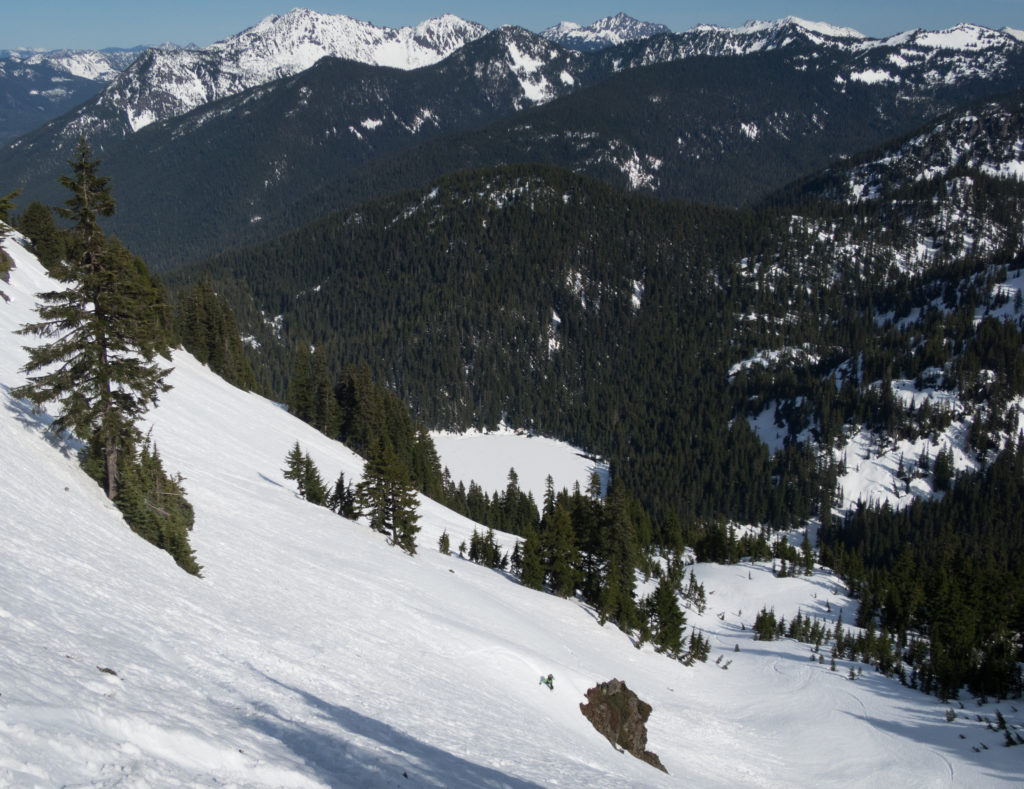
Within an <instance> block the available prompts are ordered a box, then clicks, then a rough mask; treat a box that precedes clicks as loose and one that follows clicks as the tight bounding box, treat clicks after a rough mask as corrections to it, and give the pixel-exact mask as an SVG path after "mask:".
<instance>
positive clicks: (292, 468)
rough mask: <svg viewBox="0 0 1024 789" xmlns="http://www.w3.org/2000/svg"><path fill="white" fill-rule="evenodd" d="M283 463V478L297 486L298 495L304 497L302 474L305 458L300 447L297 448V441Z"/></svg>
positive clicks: (303, 478)
mask: <svg viewBox="0 0 1024 789" xmlns="http://www.w3.org/2000/svg"><path fill="white" fill-rule="evenodd" d="M284 463H285V467H284V478H285V479H290V480H291V481H292V482H295V483H296V484H297V485H298V486H299V495H300V496H305V490H304V489H303V484H304V482H305V477H304V474H303V472H304V471H305V463H306V458H305V456H304V455H303V454H302V447H301V446H299V442H298V441H296V442H295V446H293V447H292V448H291V450H289V452H288V455H287V456H286V457H285V460H284Z"/></svg>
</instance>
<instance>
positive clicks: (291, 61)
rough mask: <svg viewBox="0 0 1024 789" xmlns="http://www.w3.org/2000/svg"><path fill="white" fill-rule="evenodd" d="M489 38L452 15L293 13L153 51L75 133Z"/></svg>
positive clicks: (418, 58)
mask: <svg viewBox="0 0 1024 789" xmlns="http://www.w3.org/2000/svg"><path fill="white" fill-rule="evenodd" d="M486 32H487V30H486V28H484V27H483V26H481V25H478V24H476V23H474V22H467V21H465V20H463V19H460V18H459V17H457V16H454V15H451V14H446V15H444V16H440V17H437V18H435V19H429V20H427V21H425V22H423V23H421V24H419V25H417V26H416V27H403V28H399V29H392V28H386V27H375V26H374V25H372V24H370V23H369V22H361V21H359V20H356V19H353V18H352V17H349V16H345V15H343V14H322V13H319V12H317V11H310V10H307V9H298V8H297V9H294V10H293V11H289V12H288V13H287V14H284V15H280V16H278V15H272V16H268V17H266V18H264V19H262V20H261V21H260V22H258V23H257V24H255V25H253V26H252V27H250V28H248V29H247V30H244V31H242V32H241V33H239V34H237V35H235V36H231V37H229V38H226V39H224V40H223V41H218V42H217V43H215V44H212V45H210V46H209V47H206V48H204V49H173V50H151V51H150V52H149V53H148V54H147V55H146V56H145V57H143V58H140V59H139V60H138V61H137V62H136V63H135V64H133V66H132V67H131V68H130V69H128V70H127V71H125V72H124V73H123V74H121V76H120V77H119V78H118V79H117V80H116V81H115V82H114V83H112V84H111V85H110V87H109V88H108V89H107V90H106V91H105V92H104V94H103V95H102V96H101V97H100V99H99V100H98V105H97V106H95V107H92V108H87V109H86V110H85V111H84V112H83V114H82V116H81V121H80V122H77V123H75V124H73V125H74V128H73V129H72V130H71V131H70V134H71V135H73V136H74V137H77V136H78V135H79V134H81V133H82V131H83V130H84V129H85V128H97V127H101V126H105V127H107V128H108V129H113V130H120V131H121V133H125V134H127V133H130V132H134V131H138V130H139V129H141V128H143V127H145V126H147V125H149V124H151V123H154V122H156V121H161V120H166V119H168V118H173V117H177V116H179V115H183V114H185V113H186V112H188V111H189V110H192V109H195V108H196V107H199V106H202V105H204V104H207V103H209V102H211V101H217V100H218V99H223V98H226V97H228V96H233V95H235V94H238V93H241V92H242V91H243V90H247V89H248V88H252V87H256V86H258V85H263V84H265V83H267V82H270V81H272V80H275V79H279V78H281V77H288V76H291V75H293V74H297V73H299V72H300V71H305V70H306V69H308V68H310V67H311V66H312V65H313V64H314V63H316V62H317V61H318V60H320V59H321V58H323V57H337V58H344V59H347V60H354V61H357V62H360V63H366V64H370V65H375V66H389V67H391V68H399V69H415V68H420V67H422V66H426V65H430V64H432V63H436V62H438V61H439V60H442V59H444V58H445V57H447V56H448V55H450V54H451V53H452V52H454V51H455V50H457V49H459V48H460V47H462V46H463V45H464V44H466V43H467V42H469V41H473V40H475V39H477V38H479V37H481V36H482V35H484V34H485V33H486Z"/></svg>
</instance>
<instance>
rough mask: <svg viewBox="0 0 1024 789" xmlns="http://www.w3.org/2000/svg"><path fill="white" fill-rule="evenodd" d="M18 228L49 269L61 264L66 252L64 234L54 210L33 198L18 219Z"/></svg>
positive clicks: (41, 261) (40, 260)
mask: <svg viewBox="0 0 1024 789" xmlns="http://www.w3.org/2000/svg"><path fill="white" fill-rule="evenodd" d="M18 229H19V230H20V231H21V232H22V233H23V234H24V236H25V238H27V239H28V240H29V243H30V244H32V251H33V252H35V254H36V257H37V258H39V262H40V263H42V264H43V266H44V267H45V268H46V270H47V271H51V270H52V269H53V268H54V267H55V266H57V265H59V264H60V262H61V261H62V260H63V259H64V255H65V254H66V249H65V244H64V234H63V233H62V232H61V230H60V228H59V227H57V223H56V222H55V221H54V219H53V212H52V211H50V209H49V208H47V207H46V206H45V205H43V204H42V203H40V202H38V201H36V200H33V201H32V202H31V203H29V204H28V207H27V208H26V209H25V213H23V214H22V215H21V219H20V220H19V221H18Z"/></svg>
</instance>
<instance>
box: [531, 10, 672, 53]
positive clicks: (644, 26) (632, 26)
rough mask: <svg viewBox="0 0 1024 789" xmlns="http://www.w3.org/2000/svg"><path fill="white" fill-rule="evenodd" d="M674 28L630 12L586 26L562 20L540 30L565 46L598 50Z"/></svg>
mask: <svg viewBox="0 0 1024 789" xmlns="http://www.w3.org/2000/svg"><path fill="white" fill-rule="evenodd" d="M671 32H672V31H671V30H670V29H669V28H668V27H666V26H665V25H660V24H657V23H655V22H641V21H639V20H637V19H634V18H633V17H631V16H628V15H627V14H622V13H619V14H616V15H615V16H608V17H605V18H604V19H598V20H597V21H596V22H594V23H593V24H590V25H587V26H586V27H583V26H582V25H578V24H576V23H575V22H559V23H558V24H557V25H554V26H552V27H549V28H548V29H547V30H544V31H543V32H542V33H541V36H542V37H543V38H546V39H547V40H548V41H551V42H552V43H554V44H558V45H559V46H563V47H565V48H566V49H576V50H579V51H581V52H596V51H597V50H599V49H605V48H606V47H613V46H616V45H618V44H624V43H626V42H627V41H638V40H639V39H642V38H650V37H651V36H659V35H663V34H666V33H671Z"/></svg>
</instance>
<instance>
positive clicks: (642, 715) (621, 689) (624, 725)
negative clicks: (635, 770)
mask: <svg viewBox="0 0 1024 789" xmlns="http://www.w3.org/2000/svg"><path fill="white" fill-rule="evenodd" d="M651 709H652V707H651V705H650V704H648V703H647V702H645V701H641V700H640V699H639V698H638V697H637V695H636V694H635V693H634V692H633V691H631V690H630V689H629V688H627V687H626V683H625V682H623V681H622V680H618V679H613V680H609V681H608V682H602V683H600V684H599V685H595V686H594V687H592V688H591V689H590V690H588V691H587V703H586V704H580V712H582V713H583V717H585V718H586V719H587V720H589V721H590V722H591V723H592V724H593V726H594V728H595V729H597V730H598V731H599V732H601V734H603V735H604V736H605V737H607V738H608V742H610V743H611V744H612V745H613V746H614V747H615V748H621V749H622V750H625V751H628V752H629V753H631V754H633V755H634V756H635V757H636V758H637V759H641V760H643V761H645V762H647V763H648V764H650V765H653V766H654V767H657V768H658V769H659V770H661V771H662V772H666V773H667V772H668V770H666V769H665V766H664V765H663V764H662V763H661V759H659V758H658V756H657V754H655V753H652V752H651V751H648V750H647V725H646V724H647V719H648V718H649V717H650V716H651Z"/></svg>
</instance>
